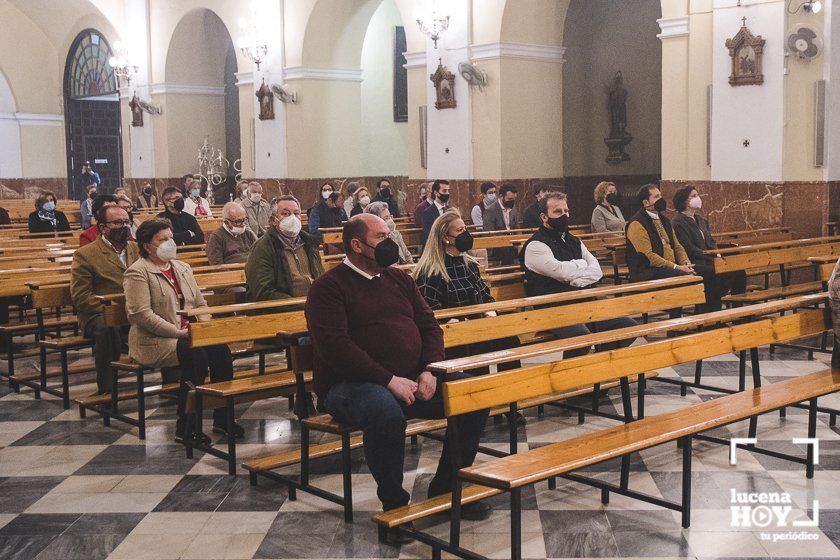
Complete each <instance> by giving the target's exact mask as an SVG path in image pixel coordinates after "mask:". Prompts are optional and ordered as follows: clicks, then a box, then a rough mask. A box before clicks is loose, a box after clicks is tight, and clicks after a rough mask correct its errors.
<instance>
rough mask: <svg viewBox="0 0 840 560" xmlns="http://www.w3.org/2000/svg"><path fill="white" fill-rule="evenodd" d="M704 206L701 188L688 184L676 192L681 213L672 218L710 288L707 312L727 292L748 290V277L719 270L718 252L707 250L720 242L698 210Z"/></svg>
mask: <svg viewBox="0 0 840 560" xmlns="http://www.w3.org/2000/svg"><path fill="white" fill-rule="evenodd" d="M702 207H703V200H702V199H701V198H700V194H699V193H698V192H697V189H695V188H694V187H692V186H691V185H687V186H685V187H683V188H681V189H680V190H678V191H677V194H675V195H674V208H675V209H676V210H677V212H678V214H677V215H676V217H675V218H674V219H673V220H672V222H671V223H672V224H673V226H674V233H675V234H676V236H677V239H678V240H679V242H680V244H681V245H682V246H683V248H684V249H685V252H686V254H687V255H688V258H689V259H691V262H693V263H694V271H695V272H696V273H697V274H699V275H701V276H702V277H703V284H704V287H705V289H706V305H705V306H704V309H705V311H717V310H719V309H720V308H721V302H720V298H722V297H723V296H725V295H727V294H730V293H732V294H743V293H744V291H746V289H747V276H746V274H744V272H743V271H734V272H726V273H723V274H716V273H715V265H714V255H710V254H706V253H705V252H704V251H709V250H713V249H717V248H718V246H717V243H716V242H715V239H714V237H712V232H711V230H710V229H709V222H708V221H706V219H705V218H704V217H703V216H701V215H700V214H698V213H697V211H698V210H700V209H701V208H702Z"/></svg>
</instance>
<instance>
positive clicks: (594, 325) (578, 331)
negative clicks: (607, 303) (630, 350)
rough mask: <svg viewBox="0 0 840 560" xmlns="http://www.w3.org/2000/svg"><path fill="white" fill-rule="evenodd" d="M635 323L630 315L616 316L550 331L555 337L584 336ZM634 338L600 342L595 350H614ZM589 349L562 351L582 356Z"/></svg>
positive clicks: (564, 355) (571, 355)
mask: <svg viewBox="0 0 840 560" xmlns="http://www.w3.org/2000/svg"><path fill="white" fill-rule="evenodd" d="M636 325H638V323H637V322H636V321H634V320H633V319H631V318H630V317H618V318H616V319H607V320H606V321H593V322H591V323H581V324H579V325H569V326H568V327H562V328H559V329H552V330H551V332H552V333H554V336H556V337H557V338H572V337H573V336H585V335H587V334H592V333H596V332H603V331H611V330H613V329H623V328H624V327H635V326H636ZM634 340H636V339H635V338H629V339H627V340H622V341H621V342H609V343H607V344H601V345H599V346H598V348H597V350H598V351H599V352H602V351H604V350H615V349H616V348H624V347H626V346H630V345H631V344H633V341H634ZM590 350H592V347H591V346H587V347H585V348H576V349H574V350H569V351H567V352H563V357H564V358H575V357H577V356H583V355H585V354H589V351H590Z"/></svg>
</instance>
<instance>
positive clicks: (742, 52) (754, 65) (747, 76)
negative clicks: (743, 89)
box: [726, 18, 765, 86]
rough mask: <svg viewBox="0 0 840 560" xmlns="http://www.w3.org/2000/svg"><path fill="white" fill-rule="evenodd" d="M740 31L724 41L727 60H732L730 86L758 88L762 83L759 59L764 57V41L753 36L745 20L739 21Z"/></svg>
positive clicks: (759, 36)
mask: <svg viewBox="0 0 840 560" xmlns="http://www.w3.org/2000/svg"><path fill="white" fill-rule="evenodd" d="M741 22H742V23H741V29H739V30H738V33H736V34H735V36H734V37H732V38H731V39H727V40H726V48H727V49H729V58H730V59H731V60H732V73H731V74H730V75H729V85H731V86H753V85H755V86H760V85H761V84H763V83H764V74H762V72H761V59H762V58H763V57H764V43H765V41H764V39H762V38H761V35H758V36H756V35H753V34H752V32H751V31H750V30H749V29H748V28H747V18H742V19H741Z"/></svg>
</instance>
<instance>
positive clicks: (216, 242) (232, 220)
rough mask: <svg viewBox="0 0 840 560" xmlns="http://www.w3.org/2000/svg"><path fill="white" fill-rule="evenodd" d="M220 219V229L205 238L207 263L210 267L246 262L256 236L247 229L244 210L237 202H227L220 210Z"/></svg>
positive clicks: (246, 218)
mask: <svg viewBox="0 0 840 560" xmlns="http://www.w3.org/2000/svg"><path fill="white" fill-rule="evenodd" d="M222 218H223V219H224V222H223V223H222V227H220V228H219V229H217V230H216V231H214V232H213V233H211V234H210V237H208V238H207V262H208V263H210V264H211V265H219V264H231V263H244V262H246V261H247V260H248V253H249V252H250V251H251V246H252V245H253V244H254V242H255V241H256V240H257V236H256V235H254V232H252V231H251V230H250V229H248V227H247V225H248V216H247V215H246V214H245V209H244V208H243V207H242V206H241V205H240V204H239V203H238V202H228V203H227V204H225V206H224V208H222Z"/></svg>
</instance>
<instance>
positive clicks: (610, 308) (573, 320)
mask: <svg viewBox="0 0 840 560" xmlns="http://www.w3.org/2000/svg"><path fill="white" fill-rule="evenodd" d="M657 288H660V289H657ZM587 292H588V293H587ZM597 292H600V293H602V294H603V293H607V292H611V293H613V294H616V295H620V296H621V297H615V298H612V299H608V300H602V301H591V297H592V293H597ZM587 295H588V296H589V297H587ZM550 297H551V299H552V300H553V303H554V304H555V305H554V306H552V307H542V308H539V309H533V310H529V311H524V310H520V311H519V312H518V313H510V314H503V315H498V316H493V317H484V318H478V319H471V320H467V321H459V322H454V323H452V322H447V323H445V324H443V325H442V329H443V332H444V346H445V347H446V348H452V347H456V346H463V345H467V344H473V343H476V342H481V341H485V340H488V339H497V338H505V337H512V336H518V335H523V334H527V333H532V332H535V331H539V330H543V329H554V328H560V327H564V326H569V325H572V324H578V323H581V322H590V321H599V320H605V319H612V318H615V317H623V316H627V315H635V314H638V313H642V312H647V311H650V310H652V309H669V308H673V307H675V306H676V307H679V306H682V305H693V304H698V303H703V302H704V301H705V298H704V291H703V286H702V283H700V282H699V279H698V278H694V279H692V278H680V279H667V281H664V282H663V281H659V280H656V281H652V282H646V283H643V285H626V286H624V287H616V286H610V287H605V288H603V289H598V288H596V289H591V290H580V291H577V292H566V293H563V294H551V295H550ZM526 299H528V300H529V303H531V304H534V303H535V300H536V301H545V300H547V299H548V298H546V297H545V296H540V297H538V298H526ZM587 300H589V301H587ZM560 302H564V303H565V305H556V304H558V303H560ZM510 306H511V304H510V303H509V302H496V303H490V304H483V305H476V306H467V307H463V308H455V309H445V310H440V311H438V312H436V317H437V318H438V319H441V320H446V319H451V318H455V317H465V316H466V317H469V316H472V315H476V314H480V313H485V312H487V311H505V310H509V309H510ZM520 306H521V304H520ZM310 352H311V351H310ZM643 379H644V378H643V376H642V377H640V384H639V386H640V390H642V389H641V388H642V387H643V386H644V382H643ZM606 388H607V387H603V388H602V387H598V388H597V390H598V391H599V393H600V390H602V389H603V390H606ZM621 388H622V397H623V399H624V402H625V403H629V401H630V394H629V381H628V380H626V379H625V380H624V381H623V382H621ZM579 389H580V388H575V390H576V391H577V390H579ZM592 390H593V388H592V387H588V388H586V392H591V391H592ZM567 393H568V391H567V392H564V393H562V394H552V395H548V396H547V397H548V398H544V399H539V400H535V401H532V403H531V404H530V406H542V405H544V404H546V403H548V402H554V401H557V400H561V399H565V398H568V396H569V395H568V394H567ZM576 394H578V393H576ZM517 410H518V409H517V408H513V409H511V410H507V411H506V412H510V413H511V414H510V415H509V416H508V426H509V430H510V434H511V437H510V443H511V446H515V444H516V425H515V420H514V413H515V412H516V411H517ZM576 410H577V409H576ZM578 412H579V414H581V413H582V411H580V410H578ZM593 412H595V413H598V411H597V407H596V408H595V409H594V410H593ZM500 413H501V412H500ZM625 413H627V412H626V411H625ZM429 425H434V426H437V427H436V428H435V429H440V427H443V426H445V425H441V424H439V423H438V424H422V426H423V427H424V429H421V430H419V431H416V432H415V431H412V432H410V434H409V435H416V434H417V433H422V434H423V435H426V436H429V435H430V434H429V433H428V432H429V431H430V430H427V429H425V428H426V427H428V426H429ZM312 430H315V431H320V432H326V433H330V434H334V435H337V436H339V437H340V438H341V440H342V447H341V453H342V465H343V471H344V493H343V496H339V495H337V494H332V493H329V492H326V491H324V490H322V489H319V488H317V487H314V486H312V485H311V484H309V482H308V479H309V455H308V448H309V433H310V431H312ZM355 431H358V428H357V427H355V426H349V425H345V424H341V423H339V422H336V421H335V420H334V419H333V418H332V417H331V416H329V415H320V416H315V417H311V418H305V419H303V420H302V421H301V481H300V482H298V481H295V480H293V479H291V478H288V477H285V476H283V475H277V474H270V475H269V476H270V477H271V478H273V479H275V480H283V481H285V482H286V484H287V485H289V486H295V487H296V488H297V489H299V490H303V491H307V492H309V491H311V490H313V489H314V491H313V492H312V493H314V494H316V495H318V496H321V497H325V496H327V495H329V497H328V498H327V499H329V500H331V501H334V502H336V503H340V504H342V505H343V506H344V513H345V519H346V520H348V521H349V520H352V516H353V511H352V489H351V487H350V474H349V469H350V466H349V465H350V463H349V452H350V449H349V447H348V446H349V445H350V441H351V434H352V433H353V432H355ZM432 437H434V436H432ZM485 451H487V452H490V453H492V450H485ZM286 461H287V459H286V458H285V457H283V458H275V461H274V462H273V464H278V463H279V464H282V465H285V464H286ZM260 464H261V465H265V464H266V461H262V462H261V463H260ZM246 469H247V470H249V471H250V472H251V474H252V477H251V480H252V483H253V482H255V481H256V475H257V474H264V471H260V470H258V468H254V465H253V464H247V465H246Z"/></svg>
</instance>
